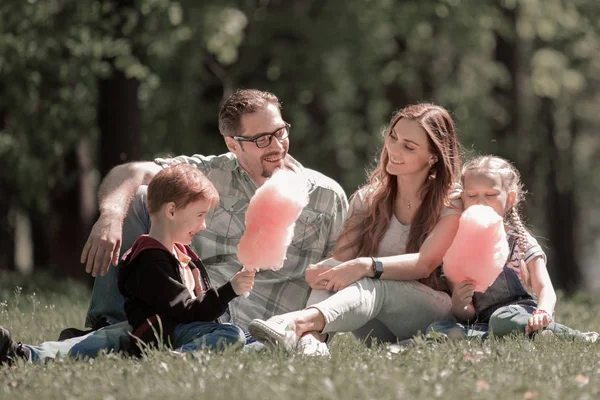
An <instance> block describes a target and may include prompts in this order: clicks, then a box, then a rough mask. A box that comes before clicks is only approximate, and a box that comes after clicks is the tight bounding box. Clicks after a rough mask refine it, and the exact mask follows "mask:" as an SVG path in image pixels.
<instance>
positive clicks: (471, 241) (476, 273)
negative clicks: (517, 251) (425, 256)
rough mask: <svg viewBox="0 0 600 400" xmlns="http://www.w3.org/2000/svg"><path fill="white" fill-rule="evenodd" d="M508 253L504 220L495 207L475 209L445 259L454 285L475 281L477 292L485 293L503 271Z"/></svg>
mask: <svg viewBox="0 0 600 400" xmlns="http://www.w3.org/2000/svg"><path fill="white" fill-rule="evenodd" d="M508 252H509V249H508V242H507V240H506V231H505V230H504V222H503V220H502V217H500V216H499V215H498V214H497V213H496V212H495V211H494V210H493V209H492V208H491V207H488V206H483V205H475V206H471V207H469V208H468V209H466V210H465V211H464V212H463V214H462V216H461V217H460V225H459V227H458V231H457V232H456V237H455V238H454V241H453V242H452V245H451V246H450V248H449V249H448V251H447V252H446V255H445V256H444V267H443V268H444V274H445V275H446V276H447V277H448V279H449V280H450V281H451V282H454V283H460V282H462V281H464V280H472V281H474V282H475V291H476V292H485V291H486V289H487V288H488V287H489V286H490V285H491V284H492V283H494V281H495V280H496V278H498V275H500V272H502V269H503V268H504V264H506V261H507V259H508Z"/></svg>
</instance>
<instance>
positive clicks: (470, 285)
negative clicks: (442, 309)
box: [452, 281, 475, 309]
mask: <svg viewBox="0 0 600 400" xmlns="http://www.w3.org/2000/svg"><path fill="white" fill-rule="evenodd" d="M474 293H475V282H473V281H462V282H461V283H459V284H458V285H456V286H455V287H454V290H453V291H452V307H455V308H458V309H461V308H465V307H466V306H468V305H469V304H471V302H472V301H473V294H474Z"/></svg>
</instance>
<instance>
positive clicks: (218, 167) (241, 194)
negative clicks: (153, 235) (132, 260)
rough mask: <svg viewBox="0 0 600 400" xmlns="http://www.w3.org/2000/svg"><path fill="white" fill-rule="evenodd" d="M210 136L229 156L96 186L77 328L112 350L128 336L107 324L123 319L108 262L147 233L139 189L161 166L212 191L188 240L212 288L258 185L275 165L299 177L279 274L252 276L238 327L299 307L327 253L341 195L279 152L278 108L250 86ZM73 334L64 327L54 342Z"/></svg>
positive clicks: (225, 268)
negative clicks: (304, 189) (196, 175)
mask: <svg viewBox="0 0 600 400" xmlns="http://www.w3.org/2000/svg"><path fill="white" fill-rule="evenodd" d="M219 130H220V132H221V134H222V135H223V137H224V139H225V144H226V146H227V148H228V149H229V152H228V153H225V154H222V155H218V156H205V155H193V156H191V157H188V156H178V157H174V158H171V159H162V158H159V159H156V160H154V162H134V163H128V164H122V165H119V166H117V167H115V168H114V169H113V170H111V171H110V172H109V174H108V175H107V176H106V178H105V179H104V181H103V182H102V184H101V186H100V189H99V194H98V197H99V208H100V217H99V219H98V221H97V222H96V223H95V225H94V227H93V228H92V231H91V233H90V236H89V238H88V241H87V243H86V245H85V247H84V249H83V252H82V255H81V262H82V263H86V271H87V272H88V273H91V274H92V276H94V277H96V281H95V283H94V289H93V293H92V299H91V303H90V308H89V310H88V315H87V318H86V326H88V327H91V328H93V329H97V328H101V327H103V326H107V325H110V326H111V327H112V328H113V329H112V333H111V336H112V338H110V342H111V343H110V345H109V347H110V348H111V349H112V350H118V349H119V346H120V345H122V344H123V343H122V341H123V340H124V339H127V338H126V337H123V336H122V333H123V332H122V330H121V333H120V334H119V333H118V332H119V330H118V329H114V324H117V323H120V324H126V323H124V322H123V321H126V316H125V313H124V310H123V298H122V297H121V295H120V293H119V291H118V288H117V273H116V268H114V267H110V265H111V263H112V264H113V265H116V264H117V263H118V260H119V257H120V255H122V254H123V253H124V252H125V251H126V250H127V249H128V248H129V247H130V246H131V245H132V244H133V242H134V241H135V239H136V238H137V237H139V236H140V235H142V234H144V233H148V231H149V228H150V219H149V216H148V211H147V209H146V204H145V195H146V186H144V185H147V184H148V183H149V182H150V180H151V179H152V177H153V176H154V175H155V174H156V173H157V172H158V171H160V169H161V168H163V167H165V166H168V165H172V164H174V163H188V164H191V165H194V166H196V167H197V168H199V169H200V170H201V171H202V172H203V173H204V174H205V175H206V176H207V177H208V178H209V179H210V180H211V182H212V183H213V184H214V185H215V187H216V188H217V191H218V192H219V196H220V199H219V204H218V205H217V207H216V208H215V209H214V210H212V211H211V212H210V213H209V215H207V217H206V225H207V229H206V230H204V231H202V232H200V233H198V234H197V235H196V236H195V237H194V240H193V243H192V247H193V248H194V250H195V251H197V253H198V255H199V256H200V258H201V259H202V260H203V262H204V264H205V265H206V268H207V270H208V273H209V275H210V278H211V280H212V282H213V283H214V284H215V285H218V286H219V285H222V284H224V283H225V282H227V281H228V280H229V279H230V278H231V277H232V276H233V275H234V274H235V273H236V272H237V271H239V270H240V269H241V268H242V266H241V264H240V262H239V261H238V260H237V257H236V253H237V245H238V243H239V239H240V237H241V236H242V234H243V232H244V228H245V224H244V220H245V212H246V209H247V207H248V203H249V201H250V198H251V197H252V196H253V195H254V193H255V192H256V190H257V188H258V187H260V186H261V185H262V184H263V183H264V182H265V181H266V180H267V179H269V177H271V175H272V174H273V173H274V172H275V171H276V170H277V169H279V168H288V169H291V170H293V171H296V172H298V173H302V174H303V175H304V176H306V177H307V178H308V182H309V185H310V189H309V196H310V200H309V204H308V205H307V206H306V207H305V209H304V210H303V211H302V213H301V215H300V217H299V219H298V221H297V223H296V227H295V231H294V238H293V239H292V243H291V245H290V246H289V248H288V252H287V259H286V261H285V263H284V265H283V268H281V269H280V270H279V271H260V272H258V273H257V274H256V277H255V284H254V289H253V290H252V292H251V293H250V295H249V296H248V297H247V298H246V297H238V298H237V299H235V300H234V301H233V302H231V303H230V305H229V314H230V317H231V320H232V322H234V323H235V324H237V325H239V326H240V327H242V328H243V329H246V328H247V326H248V323H249V322H250V321H251V320H252V319H255V318H260V319H267V318H269V317H271V316H273V315H278V314H283V313H286V312H290V311H295V310H300V309H302V308H303V307H304V306H305V305H306V302H307V300H308V297H309V294H310V288H309V286H308V284H307V283H306V281H305V279H304V273H305V270H306V267H307V266H308V265H309V264H314V263H317V262H319V261H321V260H323V259H325V258H327V257H328V256H329V254H330V252H331V251H332V249H333V247H334V244H335V241H336V239H337V236H338V233H339V231H340V229H341V227H342V224H343V223H344V220H345V217H346V211H347V208H348V202H347V199H346V195H345V193H344V191H343V190H342V188H341V187H340V186H339V184H337V183H336V182H335V181H333V180H332V179H330V178H328V177H326V176H324V175H322V174H320V173H318V172H316V171H313V170H310V169H308V168H303V167H302V165H300V164H299V163H298V162H297V161H296V160H294V159H293V158H292V157H291V156H290V155H289V154H288V149H289V135H290V124H288V123H287V122H285V121H284V120H283V119H282V116H281V104H280V102H279V100H278V99H277V97H276V96H275V95H273V94H272V93H269V92H263V91H259V90H252V89H251V90H239V91H237V92H236V93H234V94H233V95H232V96H231V97H230V98H229V99H228V100H227V101H226V102H225V103H224V104H223V106H222V107H221V110H220V112H219ZM136 191H137V194H136ZM273 212H276V210H273ZM104 330H105V329H103V330H102V331H104ZM115 332H117V333H115ZM82 333H83V332H80V331H77V330H75V329H71V330H66V332H63V335H62V337H63V338H68V337H69V336H73V335H77V334H82ZM119 335H121V336H120V337H118V338H115V336H119ZM77 340H78V341H80V340H81V339H77ZM80 346H81V345H80ZM82 353H83V352H82ZM85 353H86V354H90V352H89V351H86V352H85Z"/></svg>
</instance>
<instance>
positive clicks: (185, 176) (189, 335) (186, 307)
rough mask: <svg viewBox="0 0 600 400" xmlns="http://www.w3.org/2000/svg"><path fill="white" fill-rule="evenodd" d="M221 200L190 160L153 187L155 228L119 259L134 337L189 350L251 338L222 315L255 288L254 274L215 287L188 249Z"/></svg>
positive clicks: (161, 175)
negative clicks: (234, 301) (209, 214)
mask: <svg viewBox="0 0 600 400" xmlns="http://www.w3.org/2000/svg"><path fill="white" fill-rule="evenodd" d="M218 199H219V195H218V194H217V191H216V189H215V188H214V186H213V185H212V183H210V181H209V180H208V179H207V178H206V177H205V176H204V174H202V172H200V171H199V170H198V169H197V168H195V167H192V166H190V165H187V164H178V165H175V166H172V167H168V168H165V169H164V170H162V171H161V172H159V173H158V174H157V175H156V176H155V177H154V178H153V179H152V181H151V182H150V184H149V185H148V197H147V203H148V211H149V213H150V218H151V220H152V226H151V228H150V232H149V234H148V235H142V236H140V237H139V238H138V239H137V240H136V241H135V243H134V244H133V246H132V247H131V249H130V250H129V251H128V252H127V253H126V254H125V255H124V256H123V259H122V261H121V263H120V264H119V290H120V291H121V294H123V297H125V313H126V315H127V319H128V321H129V324H130V325H131V326H132V327H133V336H134V337H136V338H138V339H140V340H141V342H143V343H144V344H146V345H155V344H157V343H158V342H160V341H163V342H164V343H166V344H170V345H171V346H172V347H173V348H174V349H177V350H179V351H184V352H185V351H193V350H197V349H199V348H201V347H208V348H213V349H221V348H222V347H224V346H227V345H230V346H231V345H240V346H243V345H244V344H245V335H244V332H243V331H242V330H241V329H240V328H238V327H237V326H235V325H231V324H221V323H219V321H218V318H219V317H220V316H221V315H222V314H223V313H224V312H225V311H226V309H227V304H228V303H229V302H230V301H231V300H233V299H234V298H235V297H237V296H238V295H240V294H242V293H245V292H249V291H250V290H251V289H252V286H253V284H254V272H253V271H244V270H242V271H240V272H238V273H236V274H235V275H234V276H233V277H232V278H231V280H230V281H229V282H227V283H226V284H224V285H223V286H221V287H219V288H213V287H211V284H210V280H209V277H208V274H207V272H206V270H205V268H204V265H203V264H202V261H201V260H200V259H199V258H198V256H197V255H196V254H195V253H194V252H193V251H192V249H191V248H190V247H189V245H190V243H191V242H192V238H193V236H194V235H195V234H196V233H198V232H199V231H201V230H203V229H205V228H206V224H205V217H206V213H207V212H208V211H209V210H210V209H211V208H212V207H213V206H215V205H216V204H217V202H218ZM142 347H143V346H142ZM136 350H139V348H138V349H136ZM134 352H135V351H134Z"/></svg>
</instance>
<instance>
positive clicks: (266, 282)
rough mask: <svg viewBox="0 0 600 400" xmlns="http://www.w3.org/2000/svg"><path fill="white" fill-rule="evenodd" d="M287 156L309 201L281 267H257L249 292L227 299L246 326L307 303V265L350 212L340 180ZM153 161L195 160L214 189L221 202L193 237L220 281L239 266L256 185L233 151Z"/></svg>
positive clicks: (328, 246) (327, 246) (235, 318)
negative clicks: (302, 181)
mask: <svg viewBox="0 0 600 400" xmlns="http://www.w3.org/2000/svg"><path fill="white" fill-rule="evenodd" d="M288 157H289V162H290V163H293V164H295V165H296V166H297V167H298V168H299V169H300V172H301V173H302V174H304V175H305V176H307V177H308V180H309V184H310V191H309V197H310V200H309V203H308V205H307V206H306V207H305V208H304V210H303V211H302V213H301V214H300V217H299V219H298V220H297V221H296V227H295V230H294V238H293V239H292V243H291V245H290V246H289V247H288V251H287V259H286V260H285V262H284V264H283V268H281V269H280V270H279V271H260V272H258V273H257V274H256V278H255V283H254V289H253V290H252V292H251V293H250V295H249V296H248V297H247V298H245V297H243V296H240V297H237V298H236V299H234V300H233V301H232V302H231V303H230V304H229V313H230V315H231V319H232V322H234V323H236V324H237V325H239V326H241V327H243V328H244V329H245V328H247V326H248V323H249V322H250V321H251V320H252V319H254V318H261V319H266V318H269V317H271V316H273V315H278V314H282V313H286V312H290V311H296V310H299V309H302V308H303V307H304V306H305V305H306V300H307V299H308V296H309V294H310V287H309V286H308V284H307V283H306V281H305V279H304V272H305V270H306V267H307V266H308V265H309V264H314V263H317V262H319V261H321V260H323V259H324V258H327V257H328V256H329V254H330V253H331V251H332V250H333V247H334V245H335V241H336V239H337V237H338V234H339V232H340V230H341V228H342V225H343V223H344V220H345V218H346V213H347V211H348V200H347V198H346V194H345V193H344V191H343V189H342V188H341V187H340V185H339V184H337V183H336V182H335V181H334V180H332V179H330V178H328V177H326V176H325V175H323V174H321V173H318V172H316V171H313V170H310V169H308V168H303V167H302V166H301V165H300V164H299V163H298V162H297V161H295V160H294V159H293V158H291V157H290V156H288ZM155 162H156V163H157V164H159V165H160V166H163V167H164V166H167V165H170V164H171V163H182V162H185V163H188V164H191V165H194V166H196V167H197V168H199V169H200V170H201V171H202V172H203V173H204V174H205V175H206V176H207V177H208V178H209V179H210V181H211V182H212V183H213V184H214V185H215V187H216V188H217V191H218V192H219V204H218V206H217V207H216V208H215V209H214V210H212V211H211V212H209V213H208V215H207V217H206V230H204V231H202V232H200V233H198V234H197V235H196V236H195V237H194V241H193V242H192V248H193V249H194V251H196V252H197V253H198V255H199V256H200V258H201V259H202V261H203V262H204V264H205V265H206V268H207V270H208V274H209V275H210V278H211V280H212V283H213V284H214V285H217V286H220V285H223V284H224V283H226V282H227V281H228V280H229V279H231V277H232V276H233V275H234V274H235V273H236V272H238V271H239V270H241V268H242V265H241V263H240V262H239V261H238V259H237V257H236V254H237V246H238V243H239V241H240V238H241V237H242V234H243V233H244V229H245V223H244V220H245V213H246V209H247V208H248V203H249V201H250V198H251V197H252V196H253V195H254V193H255V192H256V189H257V187H256V184H255V183H254V181H253V180H252V178H250V175H248V173H247V172H246V171H245V170H244V169H243V168H242V167H241V166H240V165H239V163H238V160H237V158H236V156H235V155H234V154H233V153H226V154H222V155H219V156H202V155H194V156H192V157H187V156H179V157H175V158H172V159H160V158H158V159H156V160H155Z"/></svg>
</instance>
